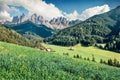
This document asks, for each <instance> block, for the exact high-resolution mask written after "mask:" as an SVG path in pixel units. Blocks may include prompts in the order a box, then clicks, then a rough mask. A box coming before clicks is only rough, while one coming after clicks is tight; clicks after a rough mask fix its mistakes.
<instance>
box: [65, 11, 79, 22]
mask: <svg viewBox="0 0 120 80" xmlns="http://www.w3.org/2000/svg"><path fill="white" fill-rule="evenodd" d="M64 15H65V17H66V18H67V19H68V20H76V19H78V18H79V14H78V12H77V11H76V10H75V11H74V12H73V13H70V14H67V13H64Z"/></svg>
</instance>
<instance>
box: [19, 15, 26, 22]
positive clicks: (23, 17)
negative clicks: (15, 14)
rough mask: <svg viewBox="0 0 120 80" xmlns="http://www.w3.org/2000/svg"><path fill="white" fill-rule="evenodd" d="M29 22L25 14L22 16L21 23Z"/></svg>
mask: <svg viewBox="0 0 120 80" xmlns="http://www.w3.org/2000/svg"><path fill="white" fill-rule="evenodd" d="M27 20H28V17H27V16H25V14H22V16H20V23H22V22H25V21H27Z"/></svg>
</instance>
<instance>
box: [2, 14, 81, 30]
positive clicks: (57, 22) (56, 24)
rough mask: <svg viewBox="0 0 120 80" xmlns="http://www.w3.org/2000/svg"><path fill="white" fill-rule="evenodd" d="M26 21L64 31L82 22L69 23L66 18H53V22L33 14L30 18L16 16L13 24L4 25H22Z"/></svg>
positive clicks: (23, 15) (7, 22)
mask: <svg viewBox="0 0 120 80" xmlns="http://www.w3.org/2000/svg"><path fill="white" fill-rule="evenodd" d="M25 21H31V22H33V23H34V24H39V25H40V24H41V25H45V26H47V27H49V28H52V29H64V28H67V27H70V26H73V25H75V24H77V23H79V22H81V21H80V20H78V19H77V20H72V21H69V20H68V19H67V18H65V17H58V18H53V19H51V20H47V19H45V18H44V17H43V16H40V15H37V14H33V15H31V16H30V17H27V16H26V15H25V14H22V15H21V16H20V17H19V16H14V17H13V19H12V21H11V22H9V21H6V22H5V23H4V24H6V25H13V24H21V23H23V22H25Z"/></svg>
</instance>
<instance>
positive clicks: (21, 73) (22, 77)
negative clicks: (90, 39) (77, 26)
mask: <svg viewBox="0 0 120 80" xmlns="http://www.w3.org/2000/svg"><path fill="white" fill-rule="evenodd" d="M46 47H51V48H52V49H54V50H55V51H56V52H46V51H41V50H36V49H33V48H29V47H24V46H19V45H15V44H9V43H4V42H0V80H120V68H117V67H112V66H108V65H104V64H100V63H96V62H92V61H86V60H83V59H75V58H72V55H74V53H75V52H76V53H77V54H83V53H84V56H86V55H87V54H89V55H88V56H91V54H92V52H96V51H94V50H98V51H101V52H104V51H102V50H99V49H97V48H93V47H88V48H86V47H81V46H79V45H76V46H75V47H73V48H74V51H69V50H68V47H60V46H54V45H46ZM79 47H81V49H79ZM85 48H86V49H85ZM89 49H91V50H89ZM67 51H68V52H69V54H70V55H68V56H70V57H67V56H63V55H62V53H63V52H67ZM87 51H89V52H88V53H87ZM108 53H109V54H110V55H113V54H115V55H118V56H119V54H117V53H112V52H108V51H105V53H104V55H103V57H105V56H107V54H108ZM93 54H94V55H95V54H96V55H95V56H96V57H97V56H99V55H97V53H93ZM99 54H100V52H99ZM101 57H102V56H101ZM97 58H99V57H97Z"/></svg>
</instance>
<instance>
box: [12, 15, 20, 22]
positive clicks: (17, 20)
mask: <svg viewBox="0 0 120 80" xmlns="http://www.w3.org/2000/svg"><path fill="white" fill-rule="evenodd" d="M12 23H14V24H18V23H19V17H18V16H15V17H13V20H12Z"/></svg>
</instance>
